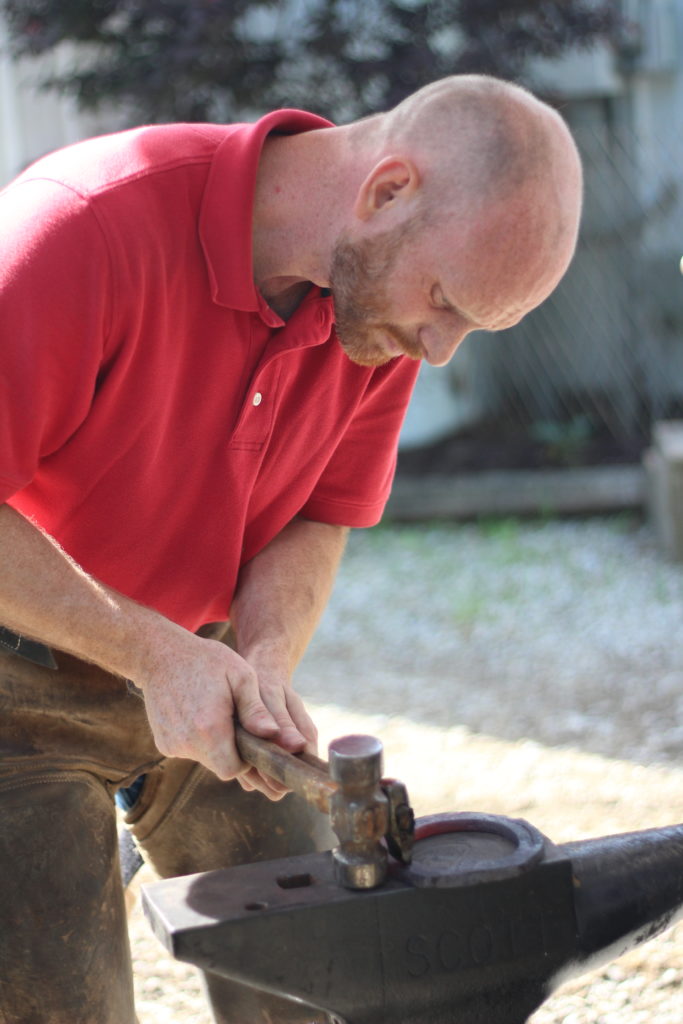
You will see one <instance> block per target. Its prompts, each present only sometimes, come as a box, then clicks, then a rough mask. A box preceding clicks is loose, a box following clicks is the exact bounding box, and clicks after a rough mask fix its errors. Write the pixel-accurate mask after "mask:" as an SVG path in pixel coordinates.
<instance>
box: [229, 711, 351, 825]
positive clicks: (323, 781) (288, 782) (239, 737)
mask: <svg viewBox="0 0 683 1024" xmlns="http://www.w3.org/2000/svg"><path fill="white" fill-rule="evenodd" d="M235 741H236V743H237V749H238V750H239V753H240V757H241V758H242V760H243V761H246V762H247V764H250V765H251V766H252V767H253V768H256V769H257V770H258V771H260V772H262V773H263V774H264V775H270V777H271V778H272V779H276V780H277V781H278V782H281V783H282V785H283V786H287V788H288V789H291V790H292V791H293V792H294V793H298V795H299V796H301V797H303V799H304V800H305V801H306V803H309V804H311V805H312V806H313V807H317V809H318V810H319V811H322V813H323V814H329V812H330V798H331V797H332V795H333V794H334V793H335V792H336V791H337V789H338V786H337V784H336V782H333V781H332V779H331V778H330V776H329V770H328V765H327V763H326V762H325V761H321V760H320V758H319V757H315V756H314V755H313V754H290V753H289V752H288V751H286V750H283V749H282V747H278V745H277V743H271V742H270V741H269V740H264V739H261V738H260V737H258V736H253V735H252V734H251V733H250V732H247V731H246V729H243V728H242V726H241V725H235Z"/></svg>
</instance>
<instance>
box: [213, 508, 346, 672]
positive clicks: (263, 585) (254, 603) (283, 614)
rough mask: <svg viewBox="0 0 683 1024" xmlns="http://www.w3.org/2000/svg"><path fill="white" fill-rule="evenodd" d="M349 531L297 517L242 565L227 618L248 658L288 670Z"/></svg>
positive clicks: (316, 615)
mask: <svg viewBox="0 0 683 1024" xmlns="http://www.w3.org/2000/svg"><path fill="white" fill-rule="evenodd" d="M348 532H349V531H348V529H347V527H344V526H333V525H329V524H327V523H317V522H312V521H310V520H307V519H300V518H297V519H294V520H292V522H291V523H289V524H288V526H286V527H285V529H284V530H282V531H281V532H280V533H279V534H278V535H277V536H276V537H275V538H274V539H273V540H272V541H271V542H270V544H268V546H267V547H265V548H264V549H263V550H262V551H261V552H259V554H258V555H256V556H255V557H254V558H253V559H252V560H251V561H250V562H248V563H247V565H245V566H244V567H243V569H242V571H241V573H240V579H239V584H238V588H237V592H236V594H235V598H234V601H233V604H232V609H231V622H232V626H233V630H234V633H235V637H236V640H237V649H238V651H239V652H240V654H241V655H242V657H244V658H246V660H247V661H249V662H250V664H255V663H258V664H261V665H263V664H273V665H277V666H279V668H280V669H282V670H284V671H286V672H287V673H288V674H290V675H291V673H292V672H293V670H294V668H295V667H296V665H297V663H298V662H299V660H300V659H301V657H302V656H303V654H304V652H305V650H306V647H307V646H308V643H309V641H310V639H311V637H312V635H313V632H314V630H315V627H316V626H317V624H318V621H319V619H320V616H321V615H322V612H323V610H324V608H325V605H326V604H327V601H328V598H329V596H330V592H331V590H332V585H333V583H334V578H335V576H336V573H337V569H338V567H339V562H340V559H341V556H342V553H343V551H344V546H345V543H346V538H347V536H348ZM256 667H257V670H258V665H257V666H256Z"/></svg>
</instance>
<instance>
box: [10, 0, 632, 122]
mask: <svg viewBox="0 0 683 1024" xmlns="http://www.w3.org/2000/svg"><path fill="white" fill-rule="evenodd" d="M0 10H2V11H3V12H4V15H5V17H6V20H7V22H8V26H9V32H10V36H11V41H12V46H13V50H14V52H15V53H16V54H34V55H35V54H42V53H46V52H49V51H51V50H52V49H53V48H54V47H55V46H57V45H58V44H60V43H63V42H76V43H79V44H86V45H85V46H83V45H81V46H80V47H79V50H78V57H77V62H76V64H75V65H74V67H72V68H71V69H70V70H69V71H67V72H66V73H63V74H57V75H55V76H53V77H52V78H51V79H50V80H49V83H48V84H49V85H51V86H53V87H57V88H60V89H63V90H65V91H67V92H70V93H72V94H74V95H75V96H76V97H77V99H78V101H79V103H80V104H81V105H82V106H84V107H97V106H98V105H100V104H101V103H103V102H105V101H112V100H113V101H119V102H122V103H125V104H127V105H128V106H129V107H130V108H132V109H133V110H134V111H136V112H137V113H138V114H139V115H140V116H141V118H142V119H143V120H146V121H164V120H189V121H193V120H219V119H229V118H230V117H233V116H235V115H236V114H239V113H241V112H242V111H244V110H258V111H261V110H264V109H267V108H273V107H278V106H301V107H305V108H307V109H310V110H315V111H318V112H319V113H322V114H327V115H329V116H332V117H334V118H335V119H337V120H345V119H347V118H351V117H357V116H360V115H362V114H364V113H368V112H371V111H374V110H378V109H386V108H387V107H390V106H393V105H394V104H395V103H397V102H398V101H400V100H401V99H403V97H404V96H406V95H407V94H408V93H410V92H412V91H414V90H415V89H416V88H418V87H420V86H421V85H424V84H425V83H426V82H429V81H431V80H433V79H435V78H438V77H440V76H441V75H445V74H452V73H455V72H464V71H478V72H489V73H494V74H498V75H502V76H504V77H507V78H519V77H520V76H521V75H522V72H523V68H524V64H525V61H526V60H527V59H528V58H529V57H530V56H532V55H537V54H542V55H546V56H553V55H556V54H559V53H560V52H562V50H564V49H565V48H566V47H567V46H569V45H576V44H579V45H589V44H590V43H592V42H593V41H594V40H595V39H596V38H597V37H599V36H601V35H605V34H608V33H611V32H614V31H616V29H617V26H618V14H617V10H618V0H459V2H457V0H456V2H454V0H450V2H447V0H283V2H275V0H260V2H259V3H253V2H248V0H0Z"/></svg>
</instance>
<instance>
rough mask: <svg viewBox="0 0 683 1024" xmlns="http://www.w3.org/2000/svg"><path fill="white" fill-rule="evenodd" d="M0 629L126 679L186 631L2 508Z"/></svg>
mask: <svg viewBox="0 0 683 1024" xmlns="http://www.w3.org/2000/svg"><path fill="white" fill-rule="evenodd" d="M0 564H1V565H2V576H1V580H0V624H1V625H4V626H7V627H8V628H10V629H13V630H15V631H16V632H19V633H22V634H24V635H26V636H30V637H33V638H34V639H37V640H41V641H43V642H44V643H47V644H50V645H51V646H54V647H57V648H59V649H60V650H64V651H67V652H69V653H71V654H74V655H76V656H78V657H80V658H83V659H84V660H87V661H91V662H94V663H95V664H97V665H100V666H101V667H102V668H105V669H108V670H109V671H111V672H114V673H117V674H119V675H122V676H124V677H128V678H135V677H136V676H137V675H138V674H139V673H140V672H141V671H142V666H141V665H140V666H138V663H139V661H140V659H141V657H143V656H144V655H145V653H149V655H150V656H151V658H152V659H153V658H154V653H153V648H154V647H155V646H156V645H161V644H162V643H163V642H164V638H165V637H166V635H170V634H172V633H176V632H178V633H182V632H184V631H183V630H182V629H181V627H179V626H176V625H175V624H174V623H172V622H170V621H168V620H167V619H165V618H164V617H163V616H161V615H159V614H158V613H156V612H154V611H152V610H150V609H148V608H144V607H142V606H140V605H138V604H136V603H135V602H134V601H131V600H130V599H128V598H126V597H124V596H123V595H121V594H117V593H115V592H114V591H111V590H109V589H108V588H107V587H104V586H103V585H102V584H100V583H98V582H97V581H96V580H94V579H92V578H91V577H90V576H88V575H87V573H85V572H84V571H83V570H82V569H81V568H80V567H79V566H77V565H76V564H75V563H74V562H73V561H72V559H70V558H69V556H68V555H67V554H66V553H65V552H64V551H63V550H62V549H61V548H60V547H59V546H58V545H57V544H56V543H55V542H54V541H53V540H52V539H51V538H50V537H48V536H47V535H45V534H44V533H42V532H41V531H40V530H39V529H38V528H37V527H35V526H34V525H33V524H32V523H30V522H28V521H27V520H26V519H25V518H24V517H23V516H21V515H20V514H19V513H18V512H15V511H14V509H12V508H11V507H10V506H9V505H0Z"/></svg>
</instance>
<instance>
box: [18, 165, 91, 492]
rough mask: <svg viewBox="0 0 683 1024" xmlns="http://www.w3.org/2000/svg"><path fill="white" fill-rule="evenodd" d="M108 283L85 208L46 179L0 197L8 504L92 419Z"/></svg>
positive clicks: (74, 196)
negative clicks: (79, 428) (47, 460)
mask: <svg viewBox="0 0 683 1024" xmlns="http://www.w3.org/2000/svg"><path fill="white" fill-rule="evenodd" d="M108 275H109V264H108V258H107V252H106V245H105V242H104V239H103V237H102V235H101V232H100V229H99V225H98V223H97V221H96V218H95V216H94V214H93V213H92V212H91V210H90V208H89V206H88V203H87V201H86V200H85V199H83V198H82V197H80V196H79V195H77V194H75V193H74V192H73V191H71V190H70V189H69V188H67V187H65V186H63V185H60V184H58V183H56V182H53V181H49V180H42V179H41V180H27V181H26V180H23V181H18V182H17V183H15V184H14V185H12V186H9V187H8V188H6V189H5V190H4V191H3V192H1V193H0V325H1V328H0V501H6V500H7V499H8V498H9V497H11V495H12V494H14V493H16V492H17V491H18V490H20V489H21V488H23V487H24V486H26V484H28V483H29V482H30V481H31V479H32V478H33V476H34V474H35V471H36V469H37V467H38V465H39V464H40V462H41V460H43V459H47V458H49V456H50V455H51V454H52V453H54V452H55V451H57V450H58V449H59V448H61V447H62V446H63V445H64V444H65V443H66V442H67V441H68V439H69V438H70V437H71V436H72V435H73V434H74V432H75V431H77V430H78V427H79V425H80V424H81V423H82V422H83V420H84V419H85V417H86V415H87V412H88V409H89V407H90V404H91V401H92V396H93V392H94V388H95V382H96V379H97V374H98V371H99V367H100V363H101V359H102V351H103V344H104V339H105V336H106V324H107V321H108V310H107V301H105V300H104V298H103V296H104V295H106V294H108V293H109V289H108V288H107V287H105V284H104V282H105V281H107V280H108Z"/></svg>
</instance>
